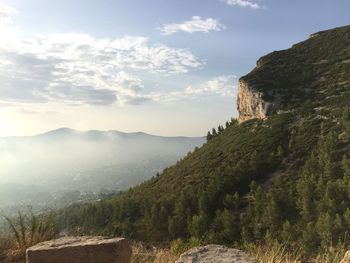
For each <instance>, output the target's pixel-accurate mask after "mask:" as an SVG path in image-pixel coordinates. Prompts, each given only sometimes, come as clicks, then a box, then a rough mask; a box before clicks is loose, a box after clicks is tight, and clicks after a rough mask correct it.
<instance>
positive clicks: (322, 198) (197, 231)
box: [58, 26, 350, 262]
mask: <svg viewBox="0 0 350 263" xmlns="http://www.w3.org/2000/svg"><path fill="white" fill-rule="evenodd" d="M349 45H350V27H349V26H348V27H344V28H339V29H335V30H330V31H325V32H321V33H319V34H318V35H317V36H315V37H313V38H311V39H309V40H307V41H305V42H302V43H300V44H297V45H295V46H293V48H291V49H289V50H285V51H280V52H274V53H272V54H270V55H268V56H265V57H263V58H262V59H261V60H259V62H258V67H257V68H256V69H254V70H253V71H252V72H251V73H250V74H248V75H247V76H245V77H244V79H245V80H246V81H248V82H250V83H252V84H253V85H254V87H255V86H256V87H257V89H258V90H260V91H262V92H263V93H264V94H265V97H266V100H273V98H274V97H276V96H277V97H279V98H280V101H279V103H280V105H279V107H280V110H279V111H276V112H275V113H274V114H272V116H270V117H269V118H268V119H266V120H250V121H247V122H244V123H242V124H239V125H238V124H237V121H235V120H231V122H228V123H227V124H226V127H225V128H224V127H223V126H221V125H220V126H219V127H218V129H217V130H216V129H213V130H212V131H210V132H208V135H207V143H206V144H205V145H204V146H203V147H201V148H199V149H195V150H194V151H193V152H192V153H191V154H189V155H188V156H186V157H185V158H184V159H183V160H181V161H180V162H178V163H177V164H176V165H174V166H172V167H170V168H167V169H165V170H164V172H163V173H162V174H160V175H158V176H156V177H154V178H152V179H151V180H149V181H146V182H145V183H143V184H141V185H139V186H137V187H134V188H132V189H130V190H129V191H126V192H124V193H121V194H119V195H118V196H116V197H115V198H113V199H108V200H103V201H101V202H98V203H93V204H88V205H73V206H71V207H69V208H68V209H65V210H62V211H60V213H59V217H58V220H59V224H60V227H62V228H68V229H69V230H70V231H71V232H73V233H76V234H104V235H124V236H127V237H129V238H132V239H135V240H142V241H144V242H148V243H150V244H171V242H172V241H173V240H181V242H184V243H186V242H190V240H198V241H199V242H200V243H203V244H205V243H220V244H226V245H234V246H236V247H245V248H249V247H250V248H252V247H266V246H267V247H269V248H271V246H269V245H268V244H277V243H278V244H287V245H285V246H283V247H281V248H278V249H277V254H278V255H279V257H280V258H282V259H283V260H282V259H281V261H284V262H285V261H288V262H291V261H293V260H295V261H299V259H303V260H304V259H307V258H314V259H315V258H317V255H319V256H318V257H319V259H320V258H322V260H321V261H320V262H332V260H331V259H332V258H333V259H334V258H336V257H337V256H336V255H338V256H339V255H340V254H341V253H342V251H343V250H344V249H345V248H346V247H348V246H349V245H350V237H349V234H350V233H349V231H350V143H349V141H350V113H349V112H350V90H349V88H350V63H349V58H350V49H349V48H348V47H349ZM256 244H259V246H257V245H256ZM273 248H274V249H271V250H272V251H276V249H275V247H273ZM291 251H292V252H291ZM334 251H337V253H335V252H334ZM256 253H257V254H259V252H256ZM293 253H297V254H293ZM322 255H323V256H322ZM324 255H327V256H324ZM330 255H333V256H330ZM325 257H327V259H325ZM323 260H324V261H323ZM263 261H264V262H268V261H266V260H263ZM273 262H275V261H273Z"/></svg>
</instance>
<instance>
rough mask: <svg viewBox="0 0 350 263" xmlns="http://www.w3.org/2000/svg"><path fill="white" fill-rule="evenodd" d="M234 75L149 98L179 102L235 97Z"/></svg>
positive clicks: (156, 94) (219, 77)
mask: <svg viewBox="0 0 350 263" xmlns="http://www.w3.org/2000/svg"><path fill="white" fill-rule="evenodd" d="M236 78H237V77H236V76H235V75H225V76H218V77H215V78H213V79H211V80H208V81H206V82H204V83H201V84H199V85H197V86H188V87H186V88H185V89H183V90H180V91H173V92H168V93H153V94H150V98H151V99H152V100H154V101H159V102H170V101H180V100H184V99H187V100H188V99H190V100H191V99H197V98H200V97H205V96H221V97H234V96H235V89H236V87H235V85H234V82H235V80H236Z"/></svg>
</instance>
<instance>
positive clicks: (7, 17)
mask: <svg viewBox="0 0 350 263" xmlns="http://www.w3.org/2000/svg"><path fill="white" fill-rule="evenodd" d="M17 14H18V11H17V10H16V9H15V8H13V7H9V6H0V25H2V24H9V23H12V22H13V18H14V17H15V16H16V15H17Z"/></svg>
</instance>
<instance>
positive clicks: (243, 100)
mask: <svg viewBox="0 0 350 263" xmlns="http://www.w3.org/2000/svg"><path fill="white" fill-rule="evenodd" d="M271 106H272V104H271V103H270V102H267V101H264V99H263V93H262V92H260V91H257V90H255V89H254V87H253V86H251V85H249V83H248V82H246V81H245V80H243V79H240V80H239V83H238V96H237V110H238V113H239V117H238V122H239V123H241V122H244V121H247V120H250V119H256V118H257V119H265V118H266V117H267V116H268V114H269V113H270V111H271Z"/></svg>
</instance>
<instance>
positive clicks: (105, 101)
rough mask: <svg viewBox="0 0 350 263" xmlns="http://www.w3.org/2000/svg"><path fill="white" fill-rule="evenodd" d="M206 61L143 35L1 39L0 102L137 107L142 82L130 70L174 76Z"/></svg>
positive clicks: (62, 35)
mask: <svg viewBox="0 0 350 263" xmlns="http://www.w3.org/2000/svg"><path fill="white" fill-rule="evenodd" d="M203 65H204V62H203V61H202V60H200V59H199V58H197V57H196V56H195V55H193V54H192V53H191V52H190V51H189V50H187V49H181V48H171V47H168V46H166V45H164V44H161V43H152V42H151V41H149V40H148V39H147V38H144V37H131V36H127V37H123V38H117V39H108V38H104V39H97V38H94V37H92V36H90V35H87V34H55V35H47V36H36V37H30V38H18V37H17V38H8V39H7V38H4V39H2V41H0V83H1V86H0V100H2V101H10V102H11V101H12V102H25V103H45V102H50V101H60V102H63V103H68V104H74V105H76V104H78V105H79V104H90V105H109V104H113V103H121V104H139V103H141V102H144V101H147V100H150V98H149V97H147V96H144V95H142V94H143V93H142V90H143V88H144V86H143V84H142V80H141V79H140V78H138V77H137V76H135V75H134V74H132V73H131V74H130V73H128V72H135V71H137V72H138V73H142V74H157V75H163V76H168V75H176V74H181V73H186V72H188V71H189V70H192V69H197V68H201V67H202V66H203Z"/></svg>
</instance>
